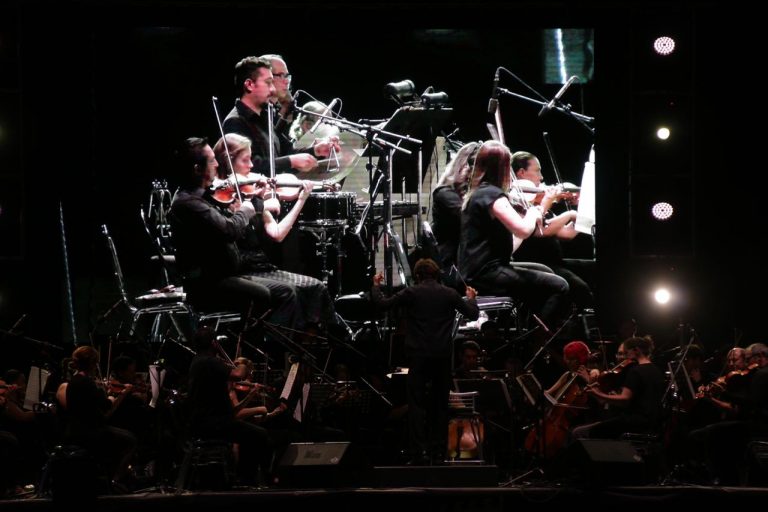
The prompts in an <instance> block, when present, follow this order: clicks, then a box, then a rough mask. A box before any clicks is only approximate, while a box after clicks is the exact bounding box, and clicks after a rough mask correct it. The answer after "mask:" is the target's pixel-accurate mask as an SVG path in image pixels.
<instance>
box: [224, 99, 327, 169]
mask: <svg viewBox="0 0 768 512" xmlns="http://www.w3.org/2000/svg"><path fill="white" fill-rule="evenodd" d="M268 122H269V118H268V116H267V113H266V112H265V111H262V113H261V114H257V113H256V112H254V111H253V110H251V108H250V107H248V106H247V105H246V104H245V103H243V102H242V101H241V100H237V101H235V107H234V108H233V109H232V111H231V112H230V113H229V114H227V117H226V119H224V133H237V134H239V135H242V136H243V137H247V138H248V139H250V140H251V144H252V145H251V161H252V162H253V169H252V170H253V172H258V173H261V174H265V175H269V124H268ZM272 135H273V137H272V146H273V149H274V154H275V172H293V170H292V169H291V159H290V158H289V156H288V155H291V154H292V153H295V151H294V150H293V148H292V146H291V145H290V144H285V143H281V138H280V136H279V134H278V133H275V132H273V134H272ZM308 151H309V152H310V153H312V150H308Z"/></svg>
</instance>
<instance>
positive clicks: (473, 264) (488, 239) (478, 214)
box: [459, 182, 512, 279]
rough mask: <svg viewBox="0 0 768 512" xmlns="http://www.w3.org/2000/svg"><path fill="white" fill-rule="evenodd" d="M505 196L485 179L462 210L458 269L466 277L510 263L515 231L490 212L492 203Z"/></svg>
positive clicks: (473, 276) (470, 277)
mask: <svg viewBox="0 0 768 512" xmlns="http://www.w3.org/2000/svg"><path fill="white" fill-rule="evenodd" d="M505 196H506V194H505V193H504V191H502V190H501V189H500V188H499V187H497V186H495V185H491V184H490V183H486V182H483V183H481V184H480V186H479V187H478V188H477V189H475V190H474V191H473V192H472V196H471V197H470V199H469V203H468V204H467V207H466V208H465V209H464V210H463V211H462V212H461V227H462V240H461V244H460V246H459V270H460V271H461V273H462V274H463V275H464V278H465V279H473V278H475V277H478V276H480V275H482V274H483V273H485V272H486V271H488V270H491V269H493V268H495V267H497V266H499V265H509V261H510V258H511V257H512V233H510V232H509V230H507V228H506V227H504V224H502V223H501V221H500V220H498V219H496V218H495V217H493V216H492V215H491V209H492V208H493V203H494V202H495V201H496V200H497V199H498V198H500V197H505Z"/></svg>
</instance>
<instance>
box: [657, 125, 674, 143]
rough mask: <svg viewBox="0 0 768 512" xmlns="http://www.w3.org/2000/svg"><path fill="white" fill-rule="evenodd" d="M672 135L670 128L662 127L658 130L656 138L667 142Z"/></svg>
mask: <svg viewBox="0 0 768 512" xmlns="http://www.w3.org/2000/svg"><path fill="white" fill-rule="evenodd" d="M671 134H672V132H670V131H669V128H667V127H666V126H662V127H660V128H659V129H658V130H656V136H657V137H658V138H659V139H661V140H667V139H668V138H669V136H670V135H671Z"/></svg>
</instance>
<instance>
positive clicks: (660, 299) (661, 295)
mask: <svg viewBox="0 0 768 512" xmlns="http://www.w3.org/2000/svg"><path fill="white" fill-rule="evenodd" d="M653 299H654V300H655V301H656V303H657V304H660V305H662V306H664V305H666V304H668V303H669V301H670V300H671V299H672V295H671V294H670V293H669V290H667V289H666V288H659V289H657V290H656V291H655V292H654V293H653Z"/></svg>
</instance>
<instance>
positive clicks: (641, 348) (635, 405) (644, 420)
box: [573, 337, 665, 439]
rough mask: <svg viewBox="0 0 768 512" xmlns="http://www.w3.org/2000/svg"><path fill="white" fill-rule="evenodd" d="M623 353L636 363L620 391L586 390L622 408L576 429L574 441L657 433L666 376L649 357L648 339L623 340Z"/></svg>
mask: <svg viewBox="0 0 768 512" xmlns="http://www.w3.org/2000/svg"><path fill="white" fill-rule="evenodd" d="M624 350H625V351H626V356H627V359H628V360H633V361H634V362H636V363H637V364H634V365H632V366H629V367H628V369H627V370H626V377H625V379H624V382H623V384H622V386H621V391H620V392H619V393H617V394H608V393H606V392H605V391H602V390H600V389H598V388H597V387H596V386H589V387H587V392H588V393H589V394H591V395H592V396H594V397H595V398H597V399H598V400H599V401H600V402H605V403H608V404H611V405H619V406H622V408H621V409H620V410H619V411H618V414H616V415H615V416H613V417H612V418H609V419H607V420H603V421H600V422H597V423H592V424H588V425H583V426H580V427H577V428H575V429H574V430H573V437H574V438H576V439H585V438H590V437H591V438H602V439H610V438H617V437H619V436H620V435H622V434H623V433H625V432H645V433H655V432H658V429H659V427H660V425H661V413H662V397H663V395H664V389H665V383H664V374H663V373H662V371H661V370H660V369H659V368H658V367H657V366H656V365H654V364H653V363H652V362H651V360H650V359H649V358H648V355H649V353H650V343H649V341H648V340H647V339H646V338H637V337H636V338H629V339H628V340H626V341H624Z"/></svg>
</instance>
